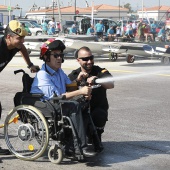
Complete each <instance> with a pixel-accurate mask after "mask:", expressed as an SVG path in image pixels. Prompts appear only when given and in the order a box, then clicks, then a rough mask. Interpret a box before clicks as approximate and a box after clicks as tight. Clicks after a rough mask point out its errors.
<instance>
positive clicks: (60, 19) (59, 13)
mask: <svg viewBox="0 0 170 170" xmlns="http://www.w3.org/2000/svg"><path fill="white" fill-rule="evenodd" d="M57 4H58V5H57V6H58V15H59V22H60V28H61V32H62V17H61V11H60V2H59V0H57Z"/></svg>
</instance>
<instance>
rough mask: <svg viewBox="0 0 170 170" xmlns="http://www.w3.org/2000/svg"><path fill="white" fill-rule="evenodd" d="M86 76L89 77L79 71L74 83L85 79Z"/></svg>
mask: <svg viewBox="0 0 170 170" xmlns="http://www.w3.org/2000/svg"><path fill="white" fill-rule="evenodd" d="M88 76H89V74H88V73H85V72H82V71H81V72H80V73H79V75H78V77H77V79H76V81H78V82H80V81H81V80H82V79H83V78H87V77H88Z"/></svg>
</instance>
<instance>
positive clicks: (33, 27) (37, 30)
mask: <svg viewBox="0 0 170 170" xmlns="http://www.w3.org/2000/svg"><path fill="white" fill-rule="evenodd" d="M19 22H20V23H24V24H25V26H27V27H28V28H29V29H30V31H31V33H32V35H41V34H42V29H41V26H40V25H38V24H37V23H36V22H34V21H31V20H19Z"/></svg>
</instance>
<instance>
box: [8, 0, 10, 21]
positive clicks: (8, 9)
mask: <svg viewBox="0 0 170 170" xmlns="http://www.w3.org/2000/svg"><path fill="white" fill-rule="evenodd" d="M8 8H9V9H8V11H9V21H11V0H9V7H8Z"/></svg>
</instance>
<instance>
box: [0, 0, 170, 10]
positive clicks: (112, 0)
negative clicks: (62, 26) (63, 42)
mask: <svg viewBox="0 0 170 170" xmlns="http://www.w3.org/2000/svg"><path fill="white" fill-rule="evenodd" d="M52 1H53V0H0V4H1V3H2V5H7V6H8V5H9V4H10V3H11V6H13V7H15V6H16V5H17V4H18V5H19V6H20V7H21V8H22V11H23V13H24V12H25V11H28V10H29V9H30V8H31V7H32V6H33V4H34V3H35V4H36V5H37V6H49V5H50V4H52ZM54 1H57V0H54ZM59 1H60V5H61V6H63V5H64V6H68V3H70V4H72V6H74V4H75V2H76V6H77V7H86V1H87V2H88V4H89V6H91V4H92V0H59ZM93 2H94V5H99V4H108V5H112V6H118V5H119V2H120V5H124V4H127V3H129V4H131V7H132V9H134V10H137V9H141V8H142V2H143V4H144V7H152V6H159V4H160V5H166V6H170V0H93ZM16 12H17V11H16ZM18 13H19V11H18Z"/></svg>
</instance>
